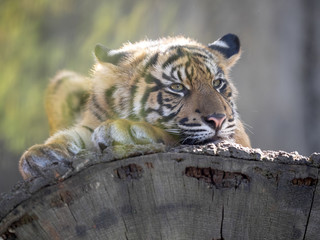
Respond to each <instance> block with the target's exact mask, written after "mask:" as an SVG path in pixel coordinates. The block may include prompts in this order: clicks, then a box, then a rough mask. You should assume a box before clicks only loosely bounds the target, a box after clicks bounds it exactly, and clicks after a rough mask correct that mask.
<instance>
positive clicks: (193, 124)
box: [179, 117, 201, 127]
mask: <svg viewBox="0 0 320 240" xmlns="http://www.w3.org/2000/svg"><path fill="white" fill-rule="evenodd" d="M188 121H189V119H188V118H187V117H185V118H182V119H181V120H180V121H179V124H181V125H183V126H187V127H200V126H201V124H199V123H186V122H188Z"/></svg>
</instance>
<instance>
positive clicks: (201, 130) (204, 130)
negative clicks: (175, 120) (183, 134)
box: [185, 129, 207, 132]
mask: <svg viewBox="0 0 320 240" xmlns="http://www.w3.org/2000/svg"><path fill="white" fill-rule="evenodd" d="M185 131H188V132H206V131H207V130H206V129H187V130H185Z"/></svg>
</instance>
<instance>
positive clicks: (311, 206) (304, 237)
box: [303, 170, 319, 240]
mask: <svg viewBox="0 0 320 240" xmlns="http://www.w3.org/2000/svg"><path fill="white" fill-rule="evenodd" d="M318 178H319V170H318ZM317 186H318V179H316V182H315V187H314V189H313V193H312V199H311V204H310V210H309V213H308V218H307V223H306V227H305V231H304V234H303V240H305V239H306V235H307V230H308V225H309V220H310V216H311V212H312V208H313V203H314V197H315V195H316V191H317Z"/></svg>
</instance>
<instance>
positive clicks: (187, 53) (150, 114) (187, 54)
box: [93, 34, 242, 144]
mask: <svg viewBox="0 0 320 240" xmlns="http://www.w3.org/2000/svg"><path fill="white" fill-rule="evenodd" d="M95 56H96V59H97V64H96V65H95V67H94V73H93V86H94V88H93V95H95V97H96V98H97V99H99V101H100V102H102V106H103V107H104V111H105V116H106V118H128V119H132V120H137V121H146V122H149V123H151V124H154V125H157V126H160V127H162V128H164V129H165V130H166V131H168V132H169V133H172V134H176V135H178V136H179V137H180V142H181V143H183V144H202V143H207V142H217V141H220V140H226V139H228V140H232V139H234V135H235V133H236V131H237V127H238V123H239V117H238V114H237V109H236V105H235V103H234V100H235V97H236V94H237V91H236V89H235V87H234V85H233V84H232V82H231V81H230V79H229V76H228V75H229V70H230V68H231V67H232V66H233V65H234V64H235V62H236V61H237V60H238V59H239V57H240V42H239V39H238V37H237V36H235V35H233V34H227V35H225V36H224V37H222V38H220V39H219V40H217V41H215V42H213V43H211V44H209V45H207V46H204V45H202V44H199V43H197V42H196V41H194V40H191V39H188V38H184V37H177V38H163V39H160V40H157V41H142V42H138V43H135V44H126V45H124V46H123V47H122V48H120V49H118V50H109V49H107V48H105V47H104V46H102V45H97V46H96V48H95ZM241 126H242V125H241Z"/></svg>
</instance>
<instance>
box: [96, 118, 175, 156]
mask: <svg viewBox="0 0 320 240" xmlns="http://www.w3.org/2000/svg"><path fill="white" fill-rule="evenodd" d="M92 141H93V143H94V145H95V146H96V148H97V149H100V151H101V152H103V150H104V149H105V148H107V147H111V146H117V145H146V144H153V143H163V144H165V145H174V144H175V143H176V142H177V140H175V137H174V136H171V135H170V134H169V133H167V132H165V131H164V130H162V129H160V128H158V127H156V126H153V125H151V124H150V123H146V122H133V121H130V120H126V119H117V120H108V121H105V122H104V123H103V124H101V125H100V126H99V127H97V128H96V129H95V130H94V132H93V134H92Z"/></svg>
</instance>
